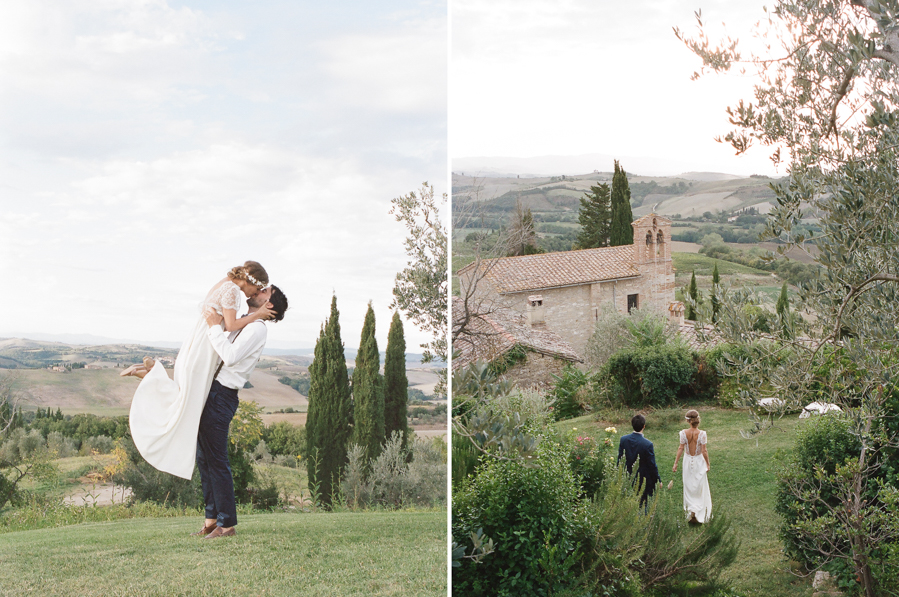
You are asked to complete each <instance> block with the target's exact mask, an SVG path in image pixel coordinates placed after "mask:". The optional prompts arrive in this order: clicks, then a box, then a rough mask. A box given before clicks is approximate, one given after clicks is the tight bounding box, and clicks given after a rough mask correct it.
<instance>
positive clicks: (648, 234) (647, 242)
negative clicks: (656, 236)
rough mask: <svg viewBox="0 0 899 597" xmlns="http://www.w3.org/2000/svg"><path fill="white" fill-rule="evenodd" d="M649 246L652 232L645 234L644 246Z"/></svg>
mask: <svg viewBox="0 0 899 597" xmlns="http://www.w3.org/2000/svg"><path fill="white" fill-rule="evenodd" d="M651 244H652V232H647V233H646V245H647V246H648V245H651Z"/></svg>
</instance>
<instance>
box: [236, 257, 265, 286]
mask: <svg viewBox="0 0 899 597" xmlns="http://www.w3.org/2000/svg"><path fill="white" fill-rule="evenodd" d="M228 278H230V279H231V280H243V281H245V282H249V283H250V284H252V285H253V286H259V287H262V288H265V287H266V286H268V274H267V273H266V272H265V268H264V267H262V266H261V265H259V262H258V261H247V262H246V263H244V264H243V265H238V266H237V267H233V268H231V271H230V272H228Z"/></svg>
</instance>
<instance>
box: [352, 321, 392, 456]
mask: <svg viewBox="0 0 899 597" xmlns="http://www.w3.org/2000/svg"><path fill="white" fill-rule="evenodd" d="M380 368H381V358H380V356H379V355H378V341H377V340H375V312H374V310H373V309H372V308H371V303H369V304H368V311H367V312H366V313H365V323H364V324H363V325H362V338H361V339H360V340H359V352H358V353H357V354H356V368H355V369H354V370H353V404H354V406H355V417H356V419H355V423H356V429H355V435H354V437H353V441H354V442H355V443H357V444H359V445H360V446H362V448H363V449H364V450H365V459H366V462H367V461H369V460H371V459H373V458H377V457H378V455H379V454H380V453H381V448H382V447H383V445H384V440H385V439H386V436H385V435H384V386H383V383H384V382H383V380H382V379H381V376H380V375H379V374H378V370H379V369H380Z"/></svg>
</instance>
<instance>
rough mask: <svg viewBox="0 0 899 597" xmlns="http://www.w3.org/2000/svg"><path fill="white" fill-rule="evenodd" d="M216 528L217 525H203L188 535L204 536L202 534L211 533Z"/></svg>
mask: <svg viewBox="0 0 899 597" xmlns="http://www.w3.org/2000/svg"><path fill="white" fill-rule="evenodd" d="M217 528H218V527H217V526H216V525H211V526H208V527H207V526H205V525H204V526H203V528H202V529H200V530H199V531H197V532H196V533H191V534H190V536H191V537H204V536H206V535H208V534H209V533H211V532H212V531H214V530H215V529H217Z"/></svg>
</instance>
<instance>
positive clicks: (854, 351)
mask: <svg viewBox="0 0 899 597" xmlns="http://www.w3.org/2000/svg"><path fill="white" fill-rule="evenodd" d="M897 16H899V2H897V0H807V1H797V0H779V1H777V2H775V4H774V7H773V8H772V9H771V10H769V11H766V14H765V18H763V19H762V20H761V21H760V22H759V25H758V29H757V31H756V35H757V37H758V39H759V40H760V42H761V43H760V45H759V48H760V51H757V52H756V51H754V52H751V53H749V54H745V55H744V54H743V53H742V48H741V46H740V44H738V43H737V42H736V41H735V40H734V39H732V38H726V39H724V40H723V41H721V42H720V43H712V42H710V41H709V38H708V34H707V33H706V30H705V27H704V25H703V22H702V18H701V14H700V13H697V14H696V18H697V21H698V25H699V31H698V33H697V34H696V35H695V36H692V37H691V36H688V35H686V34H685V33H684V32H682V31H680V30H678V29H675V33H676V35H677V36H678V37H679V38H681V39H682V40H683V41H684V42H685V43H686V45H687V46H688V47H689V48H690V49H691V50H692V51H694V52H695V53H696V54H697V55H698V56H700V57H701V58H702V60H703V68H702V70H701V71H700V72H698V73H694V76H697V77H698V76H701V75H702V74H704V73H706V72H725V71H728V70H731V69H733V68H735V67H736V68H741V69H743V70H746V71H749V72H754V75H755V78H756V81H757V82H756V85H755V90H754V94H753V97H752V98H751V99H744V100H739V101H738V102H737V103H736V104H735V105H733V106H731V107H729V108H727V113H728V115H729V116H730V122H731V123H732V124H733V126H734V129H733V130H731V131H730V132H727V133H726V134H724V135H723V136H722V137H720V138H719V141H722V142H726V143H729V144H730V145H732V146H733V148H734V149H735V150H736V151H737V153H742V152H745V151H746V150H747V149H748V148H749V147H750V146H752V145H754V144H760V145H762V146H765V147H768V148H769V150H770V152H771V158H772V160H773V161H774V162H775V163H779V164H783V165H784V166H785V168H786V172H787V174H788V176H787V177H785V179H783V180H781V181H779V182H776V183H774V184H772V187H773V189H774V191H775V193H776V200H777V205H776V207H775V208H774V209H773V210H772V212H771V214H770V216H769V219H768V222H767V226H766V230H765V232H764V233H763V238H765V239H778V240H780V241H781V242H782V244H781V245H780V247H779V250H778V253H779V254H780V255H783V254H784V253H785V252H786V251H788V250H790V249H791V248H793V247H799V248H801V249H804V250H807V251H808V253H809V254H810V255H811V256H812V257H813V259H814V260H815V261H816V262H817V263H818V264H819V265H820V266H821V267H822V273H821V275H819V276H818V277H817V278H814V279H812V280H811V281H809V282H808V283H805V284H802V285H800V288H799V295H798V300H797V301H796V303H795V304H794V307H795V308H794V310H793V312H792V313H791V312H789V311H786V312H784V313H780V314H779V316H778V317H779V322H778V323H779V324H780V325H778V326H776V330H775V331H774V332H773V333H772V334H765V335H764V336H763V337H761V338H760V336H762V335H761V334H759V333H758V332H753V330H752V329H751V328H752V325H751V324H752V322H751V318H750V317H749V315H748V314H747V313H748V311H747V310H746V309H744V308H743V307H744V306H745V305H746V304H750V303H752V302H753V300H754V297H752V296H751V293H749V292H745V291H737V292H727V291H722V295H723V296H722V297H720V298H722V299H724V300H722V304H721V306H720V311H719V314H718V325H717V330H716V331H717V333H718V334H720V335H721V336H723V337H724V338H725V339H726V340H731V341H742V342H746V341H756V344H754V346H755V347H756V348H757V350H760V351H761V353H762V354H760V355H757V358H754V359H751V360H748V359H734V360H733V361H732V363H731V365H732V366H731V369H730V371H731V372H734V373H739V374H741V375H743V376H749V377H748V378H749V379H752V380H753V382H752V383H751V384H749V385H747V387H751V388H753V392H754V393H752V394H750V392H748V391H744V393H743V399H744V403H745V404H746V405H748V406H750V408H751V409H752V412H753V415H754V417H755V429H754V430H753V431H759V430H763V429H765V428H767V427H768V426H770V425H771V424H772V423H773V422H774V420H775V419H776V418H777V416H780V415H782V413H783V412H786V411H788V410H792V409H795V408H796V407H797V406H798V405H802V404H805V403H806V402H810V401H825V402H833V403H836V404H839V405H840V406H841V407H842V408H843V410H844V411H845V413H846V417H847V418H848V419H849V421H850V423H851V425H850V427H851V429H852V432H853V434H855V435H856V436H857V437H858V438H859V439H860V443H859V446H860V448H859V454H858V456H857V458H854V460H853V462H852V463H851V466H850V464H848V463H847V465H846V466H845V467H843V468H842V469H841V473H840V474H839V475H835V476H834V477H833V478H832V479H830V481H831V482H832V483H834V484H835V485H836V486H837V487H838V490H837V491H839V492H840V494H841V495H843V496H845V499H844V500H842V502H841V505H840V506H839V508H838V510H837V511H835V512H833V513H832V516H831V517H830V519H829V522H832V523H833V524H832V525H831V526H830V529H831V530H832V532H834V533H840V534H841V535H842V537H843V538H844V539H845V540H846V541H847V543H848V544H849V545H850V549H849V550H848V551H846V552H842V553H835V552H833V551H832V550H830V551H828V550H826V549H822V552H821V555H822V557H823V558H824V559H825V560H826V559H827V558H831V557H840V558H843V559H845V560H847V562H849V563H850V564H851V565H852V566H853V567H854V570H855V572H856V575H857V577H858V578H859V579H860V581H861V584H862V586H863V588H864V591H865V594H866V595H867V596H869V597H873V595H875V594H876V593H877V590H878V589H877V586H876V581H875V579H874V578H873V576H872V572H871V557H872V553H873V551H874V548H875V546H876V544H877V542H878V541H880V542H882V541H895V540H897V537H896V532H897V531H899V529H897V528H895V525H894V526H893V527H892V528H891V527H888V526H884V525H878V526H877V528H876V532H875V529H872V528H871V527H870V525H862V524H855V522H856V521H860V520H868V521H872V520H886V519H888V518H889V517H887V516H886V514H887V513H888V512H887V510H889V509H890V508H891V507H894V506H895V500H894V499H892V498H891V497H890V496H889V495H887V494H886V493H881V494H879V496H880V497H879V498H875V499H873V500H866V499H865V494H866V493H868V492H869V491H873V489H872V487H871V484H872V483H873V482H874V480H875V479H876V477H877V474H876V473H877V468H878V467H879V466H881V464H882V462H883V454H884V451H886V450H889V449H891V447H893V446H895V444H896V438H895V436H894V435H891V434H889V433H885V431H884V430H885V429H888V426H887V425H885V424H884V418H885V416H884V413H885V401H886V400H888V398H889V397H890V396H891V395H892V393H893V392H894V391H895V390H896V384H895V382H894V380H895V379H896V376H897V373H899V358H897V356H899V355H897V352H896V347H897V344H899V332H897V330H899V309H897V304H899V303H897V299H899V292H897V283H899V251H897V244H899V194H897V192H896V189H897V188H899V166H897V165H899V152H897V148H899V111H897V107H899V20H897ZM808 216H813V217H815V218H817V220H818V227H819V229H820V232H817V233H808V232H803V230H805V228H803V229H800V227H799V224H800V222H801V221H802V219H803V218H805V217H808ZM707 311H708V309H702V308H700V309H699V317H700V319H704V318H706V319H707V318H708V312H707ZM800 311H806V312H811V313H813V314H814V315H815V317H816V320H817V325H816V326H812V327H811V329H809V330H807V331H806V332H805V333H804V334H803V335H802V336H797V335H796V334H795V328H796V321H797V320H796V317H797V315H796V313H797V312H800ZM759 340H760V342H759ZM745 378H746V377H744V379H745ZM765 397H773V398H776V399H777V401H776V402H775V403H774V408H773V409H770V411H766V409H763V408H762V407H761V406H760V405H759V400H760V399H761V398H765ZM818 481H819V482H820V480H818ZM884 491H886V490H884ZM874 493H875V495H878V492H877V491H874ZM796 497H797V499H806V500H814V499H816V497H815V491H814V487H810V486H805V487H797V488H796ZM822 530H824V527H823V526H820V525H819V526H818V527H815V525H813V524H811V523H809V524H808V525H806V528H804V529H799V531H800V532H805V533H806V534H807V535H808V537H809V538H814V539H816V541H817V543H818V544H819V545H822V546H823V545H828V544H831V543H832V542H828V541H826V540H825V538H824V537H823V536H821V535H817V536H816V533H819V532H820V531H822Z"/></svg>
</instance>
